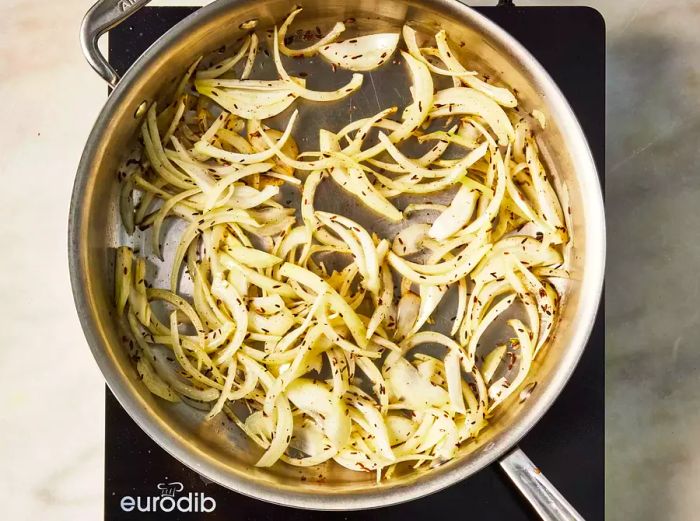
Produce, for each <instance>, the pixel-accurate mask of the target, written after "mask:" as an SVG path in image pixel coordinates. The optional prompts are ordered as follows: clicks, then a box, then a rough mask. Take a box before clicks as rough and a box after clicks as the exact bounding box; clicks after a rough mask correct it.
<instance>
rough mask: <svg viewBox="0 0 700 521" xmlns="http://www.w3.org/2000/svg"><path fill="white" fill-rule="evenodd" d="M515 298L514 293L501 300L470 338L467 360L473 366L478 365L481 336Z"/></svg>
mask: <svg viewBox="0 0 700 521" xmlns="http://www.w3.org/2000/svg"><path fill="white" fill-rule="evenodd" d="M515 298H516V295H515V294H514V293H513V294H510V295H507V296H506V297H504V298H503V299H501V300H500V301H499V302H498V303H497V304H496V305H495V306H493V308H491V310H489V312H488V313H486V315H485V316H484V318H483V319H482V320H481V321H480V322H479V323H478V324H477V326H476V328H475V330H474V334H473V335H472V336H471V337H469V344H468V345H467V360H468V361H469V363H470V364H472V365H473V364H475V363H476V346H477V344H478V343H479V340H481V336H482V335H483V334H484V332H485V331H486V330H487V329H488V327H489V326H490V325H491V324H492V323H493V322H494V321H495V320H496V319H497V318H498V317H499V316H500V315H502V314H503V313H504V312H505V311H506V310H507V309H508V308H509V307H510V305H511V304H512V303H513V302H515Z"/></svg>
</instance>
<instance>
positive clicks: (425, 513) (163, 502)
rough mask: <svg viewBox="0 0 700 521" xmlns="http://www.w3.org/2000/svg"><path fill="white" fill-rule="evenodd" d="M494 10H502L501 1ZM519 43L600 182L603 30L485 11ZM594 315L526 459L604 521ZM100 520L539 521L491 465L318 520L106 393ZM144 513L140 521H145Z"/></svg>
mask: <svg viewBox="0 0 700 521" xmlns="http://www.w3.org/2000/svg"><path fill="white" fill-rule="evenodd" d="M494 3H495V1H494ZM194 10H196V8H190V7H152V8H148V7H147V8H144V9H142V10H141V11H139V12H137V13H136V14H134V15H133V16H132V17H131V18H130V19H129V20H128V21H127V22H125V23H123V24H122V25H121V26H119V27H117V28H116V29H114V30H112V31H111V32H110V34H109V56H110V62H111V63H112V65H113V66H114V67H115V68H116V70H117V71H118V72H119V73H124V72H125V71H126V70H127V69H128V67H129V66H130V65H131V63H133V61H134V60H135V59H136V58H138V56H139V55H140V54H141V53H142V52H143V51H144V50H145V49H146V48H147V47H148V46H149V45H151V43H153V41H155V40H156V39H157V38H158V37H159V36H160V35H161V34H162V33H164V32H165V31H167V30H168V29H169V28H170V27H172V26H173V25H174V24H175V23H177V22H178V21H180V20H181V19H182V18H184V17H185V16H187V15H188V14H190V13H191V12H193V11H194ZM478 10H479V11H480V12H481V13H483V14H484V15H486V16H488V17H489V18H491V19H492V20H493V21H495V22H496V23H498V24H499V25H501V26H502V27H503V28H505V29H506V30H507V31H509V32H510V33H511V34H512V35H513V36H515V38H517V39H518V40H519V41H520V42H521V43H522V44H523V45H524V46H525V47H527V48H528V49H529V50H530V52H532V54H533V55H534V56H535V57H536V58H537V59H538V60H539V61H540V62H541V63H542V64H543V65H544V67H545V68H546V69H547V70H548V71H549V73H550V74H551V75H552V77H553V78H554V80H555V81H556V82H557V83H558V85H559V87H560V88H561V89H562V91H563V92H564V95H565V96H566V97H567V99H568V100H569V102H570V103H571V105H572V107H573V109H574V111H575V113H576V115H577V116H578V118H579V120H580V122H581V125H582V126H583V130H584V131H585V133H586V136H587V138H588V141H589V143H590V145H591V149H592V151H593V155H594V156H595V160H596V164H597V166H598V169H599V172H600V175H601V178H602V172H603V168H604V159H605V23H604V21H603V19H602V17H601V16H600V14H598V12H597V11H595V10H593V9H589V8H586V7H512V6H510V7H509V6H503V7H486V8H480V9H478ZM602 317H603V312H602V309H601V310H600V312H599V318H598V320H597V322H596V325H595V328H594V330H593V334H592V335H591V338H590V341H589V343H588V347H587V348H586V351H585V353H584V355H583V357H582V359H581V362H580V363H579V365H578V367H577V369H576V371H575V373H574V375H573V377H572V378H571V381H570V382H569V384H568V385H567V387H566V388H565V389H564V392H563V393H562V395H561V396H560V398H559V399H558V400H557V402H556V403H555V404H554V405H553V407H552V408H551V409H550V411H549V412H548V413H547V414H546V415H545V416H544V418H543V419H542V420H541V421H540V422H539V423H538V424H537V426H536V427H535V428H534V429H533V430H532V431H531V432H530V433H529V434H528V435H527V436H526V437H525V439H523V440H522V443H521V447H522V448H523V449H524V450H525V452H526V453H527V454H528V456H530V458H531V459H532V460H533V461H535V463H536V464H537V465H538V466H539V467H540V468H541V469H542V471H543V472H544V473H545V474H546V476H547V477H548V478H549V480H550V481H551V482H552V483H554V485H555V486H556V487H558V489H559V490H560V491H561V492H562V494H564V496H566V497H567V498H568V499H569V501H570V502H571V503H572V504H573V505H574V507H575V508H576V509H577V510H578V511H579V512H580V513H581V515H583V517H584V518H585V519H587V520H597V519H603V497H604V471H605V467H604V432H605V431H604V409H603V407H604V405H603V404H604V402H603V400H604V381H605V380H604V350H605V346H604V327H603V318H602ZM106 402H107V403H106V405H107V415H106V424H107V425H106V439H105V463H106V465H105V520H107V521H127V520H135V521H138V520H141V521H144V520H147V521H159V520H167V521H175V520H195V519H196V520H200V519H201V520H204V521H224V520H225V521H264V520H265V521H266V520H277V519H284V520H285V521H302V520H305V521H306V520H308V521H313V520H324V521H326V520H327V521H334V520H348V521H356V520H357V521H359V520H363V521H365V520H366V521H371V520H375V519H376V520H381V521H394V520H397V521H409V520H414V519H415V520H418V519H435V516H439V517H440V518H444V519H447V518H448V516H449V517H450V518H451V519H489V520H505V521H520V520H531V519H538V518H537V516H536V514H535V513H534V511H532V510H531V509H530V508H529V506H528V505H527V503H526V502H525V500H524V499H523V498H521V497H520V496H519V494H518V492H517V491H516V489H515V488H514V486H513V485H512V484H511V483H510V482H509V480H508V479H507V478H506V477H505V476H504V474H503V473H502V472H501V470H500V468H499V467H498V465H496V464H494V465H492V466H491V467H489V468H486V469H484V470H482V471H481V472H479V473H478V474H476V475H474V476H472V477H471V478H469V479H467V480H465V481H463V482H461V483H458V484H456V485H454V486H452V487H450V488H448V489H446V490H443V491H442V492H439V493H436V494H433V495H431V496H429V497H426V498H423V499H419V500H416V501H412V502H410V503H405V504H402V505H398V506H393V507H386V508H380V509H377V510H371V511H365V512H333V513H329V512H313V511H305V510H296V509H292V508H287V507H281V506H276V505H271V504H268V503H264V502H261V501H258V500H255V499H251V498H248V497H245V496H242V495H240V494H237V493H235V492H231V491H229V490H227V489H225V488H223V487H220V486H218V485H216V484H214V483H211V482H209V481H208V480H206V479H204V478H203V477H201V476H200V475H199V474H197V473H196V472H194V471H192V470H190V469H189V468H187V467H185V466H183V465H182V464H181V463H180V462H178V461H177V460H175V459H174V458H172V457H171V456H170V455H169V454H167V453H166V452H165V451H164V450H163V449H161V448H160V447H159V446H158V445H157V444H156V443H155V442H153V441H152V440H151V439H150V438H149V437H148V436H147V435H146V434H144V432H143V431H141V429H140V428H139V427H138V426H137V425H136V424H135V423H134V422H133V421H132V420H131V418H130V417H129V416H128V415H127V414H126V412H125V411H124V410H123V409H122V408H121V406H120V405H119V403H118V402H117V401H116V399H115V398H114V396H112V394H111V393H110V392H109V390H107V398H106ZM144 510H145V511H144Z"/></svg>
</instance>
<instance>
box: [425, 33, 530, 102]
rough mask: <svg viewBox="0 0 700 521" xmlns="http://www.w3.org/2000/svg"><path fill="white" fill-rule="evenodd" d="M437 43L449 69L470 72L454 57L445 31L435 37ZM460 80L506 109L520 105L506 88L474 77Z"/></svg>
mask: <svg viewBox="0 0 700 521" xmlns="http://www.w3.org/2000/svg"><path fill="white" fill-rule="evenodd" d="M435 41H436V42H437V45H438V51H439V53H440V59H441V60H442V61H443V62H445V64H446V65H447V67H448V68H449V69H451V70H454V71H457V72H462V71H464V72H468V71H467V70H466V69H465V68H464V67H463V66H462V64H461V63H459V61H458V60H457V59H456V58H455V57H454V53H453V52H452V50H451V49H450V47H449V44H448V43H447V33H446V32H445V31H444V30H442V31H440V32H438V33H437V34H436V35H435ZM460 80H462V81H463V82H464V83H465V84H466V85H467V86H469V87H471V88H473V89H476V90H478V91H480V92H482V93H483V94H485V95H487V96H489V97H490V98H492V99H493V100H494V101H496V103H498V104H499V105H503V106H504V107H515V106H517V104H518V100H517V99H516V98H515V96H514V95H513V93H512V92H511V91H509V90H508V89H506V88H503V87H496V86H494V85H491V84H489V83H486V82H485V81H481V80H480V79H479V78H476V77H475V76H473V75H469V76H460Z"/></svg>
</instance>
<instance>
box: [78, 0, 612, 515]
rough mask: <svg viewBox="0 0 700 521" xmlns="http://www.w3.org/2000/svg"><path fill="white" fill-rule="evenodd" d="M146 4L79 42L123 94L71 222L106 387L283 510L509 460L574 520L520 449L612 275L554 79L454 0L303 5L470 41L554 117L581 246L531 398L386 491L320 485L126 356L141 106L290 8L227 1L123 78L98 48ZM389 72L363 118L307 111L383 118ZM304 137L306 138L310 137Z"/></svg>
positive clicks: (101, 135)
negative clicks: (158, 385) (125, 229)
mask: <svg viewBox="0 0 700 521" xmlns="http://www.w3.org/2000/svg"><path fill="white" fill-rule="evenodd" d="M146 3H147V2H146V1H144V0H120V1H116V0H103V1H101V2H98V4H96V6H95V7H94V8H93V9H92V10H91V11H90V12H89V13H88V15H87V16H86V19H85V22H84V25H83V33H82V38H83V44H84V48H85V51H86V54H87V56H88V60H89V61H90V63H91V64H92V65H93V67H95V69H96V70H97V71H98V72H99V73H100V74H101V75H102V76H103V77H104V78H105V79H106V80H107V81H108V82H109V83H110V84H111V85H112V86H114V87H115V89H114V92H113V93H112V95H111V96H110V98H109V99H108V101H107V103H106V104H105V107H104V108H103V109H102V111H101V113H100V115H99V117H98V119H97V122H96V124H95V127H94V128H93V131H92V133H91V135H90V137H89V139H88V142H87V144H86V147H85V151H84V154H83V157H82V160H81V163H80V166H79V169H78V173H77V176H76V182H75V188H74V192H73V200H72V207H71V214H70V227H69V257H70V267H71V280H72V284H73V291H74V296H75V300H76V305H77V308H78V312H79V315H80V319H81V321H82V324H83V328H84V330H85V334H86V337H87V339H88V342H89V344H90V346H91V348H92V351H93V354H94V356H95V358H96V360H97V362H98V365H99V366H100V369H101V370H102V372H103V373H104V375H105V378H106V380H107V383H108V384H109V386H110V388H111V389H112V391H113V392H114V394H115V395H116V397H117V398H118V399H119V401H120V402H121V404H122V405H123V406H124V407H125V409H126V410H127V411H128V412H129V414H130V415H131V416H132V417H133V418H134V419H135V421H136V422H137V423H138V424H139V425H140V426H141V427H142V428H143V429H144V430H145V431H146V432H147V433H148V434H149V435H150V436H151V437H153V438H154V439H155V440H156V441H157V442H158V443H159V444H161V446H163V448H165V449H166V450H167V451H168V452H170V453H171V454H172V455H173V456H175V457H176V458H178V459H179V460H181V461H182V462H183V463H185V464H187V465H188V466H190V467H192V468H193V469H195V470H196V471H198V472H200V473H201V474H203V475H205V476H207V477H208V478H210V479H212V480H214V481H216V482H218V483H220V484H222V485H224V486H226V487H229V488H231V489H233V490H236V491H238V492H241V493H244V494H247V495H251V496H254V497H257V498H260V499H263V500H267V501H272V502H275V503H280V504H285V505H289V506H297V507H302V508H312V509H329V510H331V509H332V510H342V509H362V508H372V507H376V506H385V505H390V504H393V503H398V502H402V501H408V500H411V499H415V498H418V497H421V496H423V495H426V494H429V493H431V492H435V491H437V490H440V489H441V488H444V487H446V486H449V485H451V484H453V483H455V482H457V481H459V480H461V479H464V478H466V477H467V476H469V475H471V474H473V473H475V472H477V471H478V470H480V469H481V468H483V467H484V466H486V465H488V464H490V463H492V462H494V461H496V460H498V459H500V462H501V465H502V466H503V467H504V468H505V469H506V471H507V472H508V474H509V475H510V476H511V477H512V478H513V479H514V480H515V481H516V484H517V485H518V487H519V488H520V489H521V490H522V491H523V492H524V493H525V494H526V495H527V496H528V497H529V499H531V501H533V505H534V506H535V508H536V509H537V510H538V512H540V514H541V515H542V516H543V518H545V519H576V518H577V514H576V513H575V512H574V511H573V509H571V507H570V506H569V505H568V504H567V503H566V501H565V500H564V499H563V498H561V496H559V494H557V493H556V491H554V490H553V488H552V487H551V485H549V483H548V482H547V481H546V479H544V477H543V476H542V475H541V474H539V473H538V472H537V471H536V469H535V468H534V466H533V465H532V464H531V463H530V462H529V460H527V458H526V457H525V455H524V454H523V453H522V452H521V451H519V450H518V449H517V448H515V449H514V447H516V444H517V442H518V441H519V439H520V438H521V437H522V436H523V435H524V434H525V433H526V432H527V431H528V430H529V429H530V428H531V427H532V426H533V425H534V424H535V423H536V422H537V421H538V420H539V419H540V417H541V416H542V415H543V414H544V413H545V411H546V410H547V409H548V408H549V406H550V405H551V404H552V402H553V401H554V400H555V399H556V397H557V396H558V394H559V392H560V391H561V389H562V388H563V386H564V384H565V383H566V381H567V380H568V378H569V376H570V374H571V373H572V371H573V369H574V367H575V365H576V363H577V361H578V359H579V357H580V355H581V353H582V351H583V349H584V347H585V343H586V340H587V338H588V335H589V333H590V330H591V328H592V324H593V320H594V317H595V312H596V309H597V306H598V302H599V299H600V291H601V286H602V280H603V264H604V247H605V231H604V216H603V207H602V199H601V195H600V187H599V184H598V180H597V176H596V172H595V167H594V164H593V160H592V158H591V155H590V151H589V150H588V146H587V144H586V141H585V138H584V136H583V134H582V132H581V129H580V127H579V125H578V122H577V121H576V119H575V117H574V116H573V113H572V111H571V109H570V107H569V106H568V104H567V103H566V100H565V99H564V98H563V96H562V95H561V93H560V92H559V90H558V88H557V87H556V85H555V84H554V83H553V81H552V80H551V78H550V77H549V76H548V75H547V73H546V72H545V71H544V70H543V69H542V68H541V66H540V65H539V64H538V63H537V62H536V61H535V60H534V59H533V58H532V56H531V55H530V54H529V53H527V51H525V50H524V49H523V48H522V47H521V46H520V45H519V44H518V43H517V42H516V41H515V40H514V39H513V38H512V37H510V36H509V35H508V34H507V33H505V32H504V31H502V30H501V29H500V28H498V27H497V26H495V25H494V24H493V23H491V22H490V21H488V20H486V19H485V18H484V17H482V16H480V15H479V14H477V13H475V12H474V11H472V10H471V9H469V8H467V7H465V6H463V5H462V4H460V3H458V2H456V1H454V0H423V1H399V0H376V1H374V0H358V1H356V2H352V3H349V4H346V2H343V1H340V0H325V1H321V0H309V1H304V2H303V5H304V18H305V20H307V22H308V24H309V26H311V27H314V26H315V25H319V26H321V27H327V26H328V25H329V23H330V22H333V21H337V20H345V19H348V18H353V19H355V20H356V24H357V27H358V28H359V30H361V31H370V30H381V29H386V28H387V27H394V28H396V27H400V25H401V24H402V23H403V22H404V21H405V20H411V21H413V22H416V23H418V24H419V25H422V26H424V27H425V28H426V29H428V30H430V29H434V28H435V27H438V26H439V27H442V28H445V29H447V31H448V33H449V34H450V35H451V37H452V38H453V39H454V40H457V41H464V42H465V44H466V45H465V47H464V49H465V50H466V52H465V57H466V58H467V59H468V60H469V61H470V62H472V63H474V64H475V67H476V68H479V69H481V70H485V71H490V72H491V73H492V74H493V75H497V76H499V77H500V78H502V79H503V81H504V82H505V83H507V84H509V85H510V86H512V87H513V88H516V89H517V91H518V94H519V97H520V99H521V101H522V105H523V106H525V107H532V108H535V107H537V108H540V109H541V110H543V112H545V114H546V115H547V119H548V122H549V124H548V128H547V130H546V132H545V133H544V135H543V138H542V145H543V148H544V152H545V157H546V161H547V167H548V168H549V170H550V171H552V172H554V173H555V176H556V177H557V178H558V179H560V180H562V186H561V187H560V190H561V191H565V192H566V194H567V195H566V197H567V198H568V201H569V206H570V207H571V209H572V210H571V221H572V230H573V237H574V243H573V249H572V251H571V254H570V266H569V267H570V269H571V271H572V275H573V276H572V281H571V284H570V286H569V288H568V290H567V294H566V298H565V300H564V304H563V308H562V318H561V320H560V322H559V324H558V325H557V329H556V332H555V336H554V338H553V340H552V342H551V344H550V345H549V347H548V351H547V353H546V356H545V357H542V358H540V359H539V360H538V365H537V367H536V370H535V371H533V375H532V377H531V382H534V381H536V382H537V383H538V385H537V386H536V387H535V388H534V390H533V391H532V392H531V393H530V395H529V397H527V398H526V399H525V400H523V401H522V403H517V402H518V400H517V397H516V399H515V402H516V403H513V404H512V406H511V407H507V408H504V410H503V412H502V413H501V414H500V415H499V416H496V417H494V418H493V419H492V423H491V426H490V427H489V428H488V430H487V431H485V432H484V433H483V435H482V436H481V437H480V438H479V440H478V442H477V443H475V444H470V445H468V446H467V447H465V449H464V451H463V452H462V453H461V454H460V456H459V457H458V458H456V459H455V460H454V461H451V462H450V463H448V464H446V465H443V466H442V467H439V468H436V469H432V470H427V469H423V470H420V471H418V472H414V473H410V474H405V475H399V476H396V477H395V478H393V479H391V480H388V481H384V482H382V483H380V484H378V485H377V484H376V483H375V481H374V478H373V476H372V477H367V476H364V475H359V476H358V475H357V474H356V473H352V472H343V471H342V470H340V469H337V468H329V469H326V471H325V476H324V477H325V480H324V481H323V482H322V483H319V482H315V481H312V480H311V479H307V480H306V481H300V477H301V475H300V474H299V471H298V469H293V470H292V469H290V468H289V467H285V466H283V465H280V466H276V467H273V468H271V469H259V468H255V467H253V466H252V463H253V462H254V459H255V453H254V451H251V450H250V446H249V445H248V444H247V442H246V441H245V439H244V437H243V436H242V435H241V434H240V433H237V432H236V431H235V430H234V429H229V428H223V427H220V426H213V425H209V426H205V425H204V424H203V423H202V422H201V416H202V415H201V414H200V412H199V411H196V410H194V409H192V408H190V407H187V406H182V405H180V406H172V405H166V404H164V403H162V402H160V401H159V400H158V399H156V398H154V397H153V396H151V395H150V393H149V392H148V391H147V390H146V389H145V387H143V386H142V385H141V384H140V382H139V381H138V378H137V375H136V372H135V370H134V369H133V366H132V363H131V361H130V360H129V359H128V356H127V352H126V350H125V349H124V347H123V345H122V342H121V336H122V331H121V329H120V328H119V325H118V323H117V320H116V319H115V317H114V313H113V309H112V305H111V302H112V298H111V295H112V282H111V276H112V275H111V274H112V271H113V264H112V263H113V249H114V247H115V246H117V245H118V244H121V243H123V242H124V240H125V237H124V236H123V235H121V234H122V232H121V225H120V222H119V218H118V212H117V211H116V204H115V202H116V196H115V194H116V190H117V182H116V175H115V172H116V171H117V169H118V167H119V165H120V163H121V161H122V160H123V158H124V152H125V151H126V150H127V149H128V148H129V147H130V146H131V145H132V144H133V142H134V137H135V135H136V134H137V131H138V128H139V126H140V122H141V116H142V114H143V108H144V107H145V106H147V104H148V103H150V102H151V101H153V100H156V99H159V95H160V94H161V92H162V90H163V88H164V85H166V84H167V83H168V82H170V81H171V80H172V79H173V78H176V77H177V76H178V75H179V74H180V73H181V72H182V71H184V69H185V68H186V67H187V66H188V65H189V64H190V63H191V62H192V61H193V60H194V58H196V57H197V56H199V55H201V54H207V53H208V52H211V51H213V50H215V49H218V48H220V47H221V46H222V45H224V44H226V43H230V42H231V41H233V40H235V38H237V36H238V35H239V34H242V33H243V32H244V28H241V27H246V26H245V25H243V24H244V23H245V22H248V21H250V20H253V19H255V20H257V23H258V25H259V27H261V28H264V27H266V26H270V25H271V24H272V23H274V22H275V21H279V19H280V18H281V17H282V16H283V15H284V14H285V13H287V12H288V11H289V9H290V7H291V5H292V4H291V2H288V1H285V0H258V1H252V0H219V1H217V2H215V3H213V4H211V5H209V6H207V7H205V8H203V9H201V10H199V11H197V12H196V13H195V14H193V15H192V16H190V17H188V18H187V19H186V20H184V21H183V22H181V23H180V24H178V25H177V26H175V27H174V28H173V29H171V30H170V31H168V33H166V34H165V35H164V36H163V37H162V38H161V39H159V40H158V41H157V42H156V44H154V45H153V46H152V47H151V48H150V49H149V50H148V51H147V52H146V53H145V54H144V55H143V56H142V57H141V58H140V59H139V60H138V61H137V62H136V63H135V64H134V66H133V67H132V68H131V69H130V70H129V71H128V73H127V74H126V75H125V76H124V77H123V78H122V79H121V80H120V79H119V78H118V77H117V75H116V74H115V73H114V72H113V71H112V70H111V68H110V67H109V65H108V64H107V63H106V61H105V60H104V59H103V58H102V57H101V56H100V55H99V53H98V51H97V47H96V40H97V38H98V35H99V34H100V33H101V32H103V31H105V30H107V29H108V28H109V27H112V26H114V25H115V24H117V23H119V22H120V21H122V20H123V19H125V18H126V17H127V16H128V15H129V14H131V13H132V12H133V11H134V10H135V9H138V8H139V7H141V6H143V5H144V4H146ZM306 72H311V73H313V71H311V70H307V71H306ZM392 74H394V73H391V72H390V73H388V74H387V75H386V76H380V75H377V76H375V77H374V84H375V91H374V94H372V95H367V96H365V98H360V99H359V101H358V102H357V107H356V108H355V109H353V110H357V111H358V112H357V113H354V114H353V113H349V111H348V110H347V108H345V109H343V108H342V107H339V108H337V109H334V110H331V111H328V110H326V109H325V107H324V111H323V112H322V111H321V110H316V109H314V108H312V107H311V108H308V111H309V112H308V113H307V114H306V117H309V118H312V117H317V118H324V120H325V121H330V120H332V121H333V122H335V124H337V125H338V126H342V125H344V124H345V123H347V122H348V120H349V119H348V118H352V119H355V118H357V117H361V116H362V114H360V112H361V111H363V110H367V111H370V112H376V108H377V105H376V104H380V105H381V106H383V107H385V106H389V105H393V104H399V105H402V104H404V103H405V100H406V93H407V89H406V88H405V85H404V86H403V87H404V90H403V91H402V86H401V85H397V84H396V81H397V79H396V77H395V76H392ZM375 95H376V97H375ZM363 100H364V101H363ZM314 110H316V112H314ZM342 118H345V119H342ZM295 137H297V139H298V140H300V141H303V140H304V136H302V135H298V136H295ZM317 474H318V472H317V471H316V470H315V471H314V475H317ZM310 476H311V473H309V477H310Z"/></svg>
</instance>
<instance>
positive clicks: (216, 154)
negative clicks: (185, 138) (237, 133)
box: [188, 110, 298, 188]
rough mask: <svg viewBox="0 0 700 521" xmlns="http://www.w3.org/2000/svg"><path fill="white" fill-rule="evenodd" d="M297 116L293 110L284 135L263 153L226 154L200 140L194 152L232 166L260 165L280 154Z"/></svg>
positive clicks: (226, 152)
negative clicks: (226, 162) (235, 164)
mask: <svg viewBox="0 0 700 521" xmlns="http://www.w3.org/2000/svg"><path fill="white" fill-rule="evenodd" d="M297 116H298V112H297V111H296V110H295V111H294V113H293V114H292V116H291V118H289V122H288V123H287V128H286V129H285V131H284V134H282V137H281V138H280V139H279V140H278V141H277V143H275V144H274V146H271V147H270V148H268V149H267V150H265V151H263V152H257V153H255V154H237V153H235V152H228V151H227V150H224V149H221V148H218V147H215V146H213V145H210V144H209V143H206V142H205V141H201V140H200V141H198V142H197V143H195V144H194V150H195V152H197V153H200V154H203V155H205V156H207V157H212V158H216V159H222V160H224V161H228V162H230V163H232V164H234V163H237V164H240V165H251V164H253V163H261V162H263V161H267V160H268V159H270V158H272V157H273V156H275V155H276V154H278V153H279V152H280V150H281V149H282V147H283V146H284V144H285V143H286V142H287V139H289V136H290V135H291V133H292V128H293V126H294V122H295V121H296V118H297ZM188 188H189V186H188Z"/></svg>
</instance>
